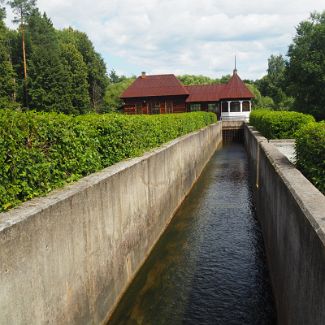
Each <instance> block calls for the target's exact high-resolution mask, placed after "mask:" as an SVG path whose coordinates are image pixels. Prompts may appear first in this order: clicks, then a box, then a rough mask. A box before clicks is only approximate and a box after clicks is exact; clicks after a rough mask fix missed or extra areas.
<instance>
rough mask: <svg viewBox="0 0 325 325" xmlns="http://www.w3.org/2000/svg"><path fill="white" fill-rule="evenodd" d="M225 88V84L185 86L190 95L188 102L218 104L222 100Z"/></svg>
mask: <svg viewBox="0 0 325 325" xmlns="http://www.w3.org/2000/svg"><path fill="white" fill-rule="evenodd" d="M225 86H226V85H224V84H214V85H197V86H185V88H186V89H187V90H188V92H189V94H190V95H189V96H188V97H187V99H186V102H187V103H198V102H217V101H219V100H220V98H221V97H220V96H221V94H222V92H223V89H224V88H225Z"/></svg>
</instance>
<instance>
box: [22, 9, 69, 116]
mask: <svg viewBox="0 0 325 325" xmlns="http://www.w3.org/2000/svg"><path fill="white" fill-rule="evenodd" d="M28 23H29V31H30V34H31V40H32V45H31V54H30V59H29V84H28V95H29V96H28V97H29V100H28V101H29V105H30V107H33V108H34V109H36V110H39V111H43V110H44V111H55V112H60V111H61V110H62V109H63V112H65V113H68V112H71V113H74V112H73V107H72V102H71V98H70V96H69V95H71V94H69V92H67V90H68V89H69V81H70V80H69V74H68V71H67V70H66V69H65V68H64V65H63V64H62V60H61V58H60V50H59V44H58V40H57V37H56V33H55V29H54V27H53V24H52V22H51V20H50V19H49V18H48V17H47V16H46V14H43V15H41V14H40V12H39V11H38V10H35V11H34V12H33V13H32V15H31V16H30V17H29V20H28Z"/></svg>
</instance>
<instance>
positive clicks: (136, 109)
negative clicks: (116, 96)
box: [135, 103, 142, 114]
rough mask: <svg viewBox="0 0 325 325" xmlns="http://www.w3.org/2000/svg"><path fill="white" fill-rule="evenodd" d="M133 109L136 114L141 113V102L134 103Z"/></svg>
mask: <svg viewBox="0 0 325 325" xmlns="http://www.w3.org/2000/svg"><path fill="white" fill-rule="evenodd" d="M135 111H136V113H137V114H142V104H139V103H138V104H136V105H135Z"/></svg>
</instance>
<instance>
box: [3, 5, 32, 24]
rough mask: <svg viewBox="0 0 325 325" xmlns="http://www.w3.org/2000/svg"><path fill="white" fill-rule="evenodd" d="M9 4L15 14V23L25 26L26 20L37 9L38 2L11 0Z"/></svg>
mask: <svg viewBox="0 0 325 325" xmlns="http://www.w3.org/2000/svg"><path fill="white" fill-rule="evenodd" d="M8 4H9V5H10V7H11V8H12V9H13V12H14V15H15V16H14V20H13V22H14V23H19V24H20V25H24V24H25V23H26V19H27V18H28V17H29V15H30V14H31V13H32V12H33V10H34V9H35V8H36V0H10V1H8Z"/></svg>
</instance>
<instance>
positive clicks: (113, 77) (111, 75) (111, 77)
mask: <svg viewBox="0 0 325 325" xmlns="http://www.w3.org/2000/svg"><path fill="white" fill-rule="evenodd" d="M108 78H109V81H110V82H111V83H113V84H116V83H118V82H121V81H123V80H125V79H127V78H126V77H125V76H123V75H122V76H119V75H118V74H117V73H116V71H115V70H114V69H113V70H111V72H110V73H109V75H108Z"/></svg>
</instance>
